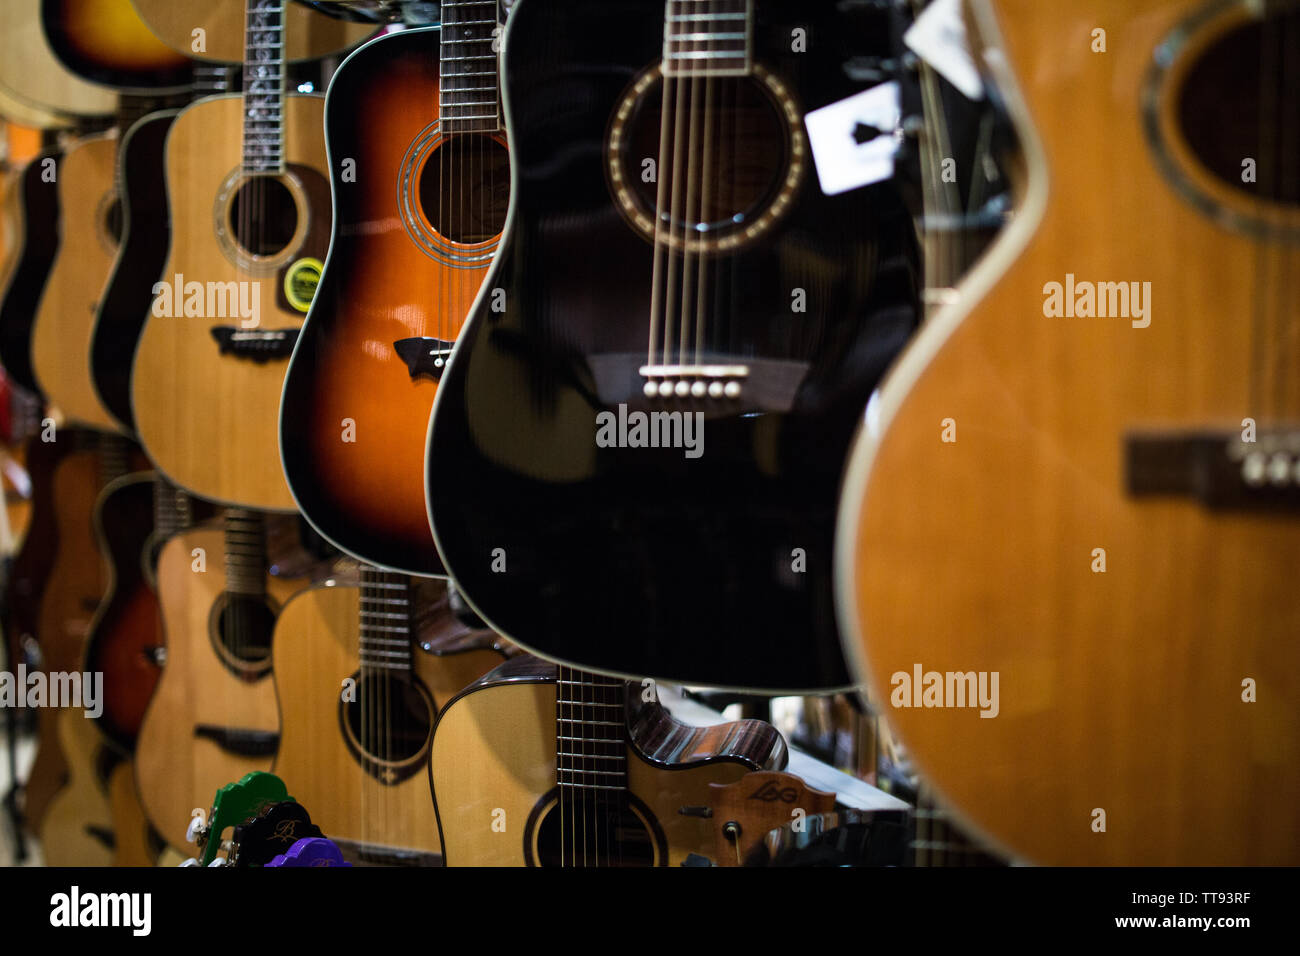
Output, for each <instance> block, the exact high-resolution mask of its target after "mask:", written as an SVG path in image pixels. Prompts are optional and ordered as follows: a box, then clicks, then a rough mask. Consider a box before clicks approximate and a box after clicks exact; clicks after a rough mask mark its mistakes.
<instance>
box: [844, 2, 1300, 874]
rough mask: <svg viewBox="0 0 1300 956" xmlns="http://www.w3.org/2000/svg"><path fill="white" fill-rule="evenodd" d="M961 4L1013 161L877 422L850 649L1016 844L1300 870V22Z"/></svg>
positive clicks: (901, 717)
mask: <svg viewBox="0 0 1300 956" xmlns="http://www.w3.org/2000/svg"><path fill="white" fill-rule="evenodd" d="M974 10H975V12H976V14H977V16H976V21H975V22H976V24H977V26H978V28H979V35H980V41H981V44H982V45H983V47H984V48H989V49H993V50H995V51H996V56H992V57H987V58H986V59H987V60H988V62H989V64H990V66H991V67H993V68H995V69H996V70H997V72H996V74H995V77H996V79H997V81H998V83H999V87H1000V89H1001V90H1002V93H1003V96H1004V97H1005V99H1006V102H1007V104H1008V106H1009V108H1010V110H1011V117H1012V119H1013V121H1014V122H1015V126H1016V130H1017V133H1018V135H1019V139H1020V141H1021V143H1022V145H1023V151H1024V159H1025V168H1026V169H1027V173H1028V178H1027V181H1026V182H1024V183H1023V188H1022V192H1021V200H1020V207H1019V209H1018V212H1017V215H1016V217H1015V220H1014V223H1013V225H1012V226H1011V227H1010V228H1009V229H1008V230H1007V231H1006V233H1005V234H1004V236H1003V237H1002V238H1000V239H999V240H998V242H997V244H996V246H995V247H994V248H993V249H992V250H991V251H990V253H989V255H988V256H986V258H985V259H984V260H983V261H982V263H981V264H980V265H979V266H978V267H977V268H976V270H975V271H974V272H973V273H972V274H971V275H970V276H969V277H968V279H967V281H966V282H965V283H964V284H963V285H962V286H961V287H960V289H959V292H960V295H959V296H958V298H957V301H956V303H955V304H954V305H952V306H951V307H948V308H945V309H944V310H942V311H941V312H940V313H939V314H937V315H936V316H935V317H934V318H933V320H932V321H931V322H930V323H929V324H928V325H927V327H926V328H925V330H924V331H923V332H922V334H921V335H920V337H918V339H917V340H916V342H915V343H914V345H913V346H912V347H911V348H909V350H908V351H907V353H906V354H905V356H904V357H903V359H902V360H901V361H900V363H899V364H898V366H897V367H896V368H895V369H894V370H893V372H892V373H891V375H890V377H889V379H888V381H887V382H886V384H885V386H884V387H883V389H882V391H881V393H880V400H879V402H877V403H876V405H875V407H874V408H873V412H872V415H871V416H870V417H869V418H868V419H867V421H866V424H865V425H864V427H863V430H862V433H861V435H860V436H859V439H858V443H857V446H856V449H855V451H854V454H853V458H852V460H851V462H850V465H849V469H848V474H847V477H846V480H845V490H844V497H843V507H842V512H841V519H840V520H841V530H840V539H839V540H840V549H839V553H838V555H837V576H838V589H839V593H838V598H839V610H840V613H841V618H842V621H843V625H844V631H845V637H846V640H845V646H846V651H847V652H848V653H849V655H850V656H851V658H852V659H853V660H854V661H855V663H856V665H857V666H856V671H857V674H858V675H859V676H860V677H861V678H862V679H863V680H864V681H865V683H866V686H867V689H868V693H869V696H870V697H871V698H872V699H873V700H874V701H876V702H877V704H878V706H879V708H880V711H881V713H882V714H883V715H884V716H885V717H887V718H888V719H889V721H890V722H891V724H892V725H893V726H894V727H895V729H896V730H897V734H898V736H899V738H900V739H901V740H902V741H903V742H904V743H905V744H906V746H907V748H908V750H909V752H910V753H911V755H912V756H913V757H914V759H915V761H916V766H917V771H918V774H919V775H920V776H922V777H923V778H925V779H926V780H928V781H929V782H930V783H931V784H932V785H933V788H934V791H935V793H936V795H937V796H939V797H940V798H942V800H943V803H944V804H945V805H947V806H949V807H950V808H951V809H952V810H953V811H954V815H955V817H956V819H957V820H958V821H959V822H960V823H962V824H963V825H964V826H967V827H968V828H969V829H970V830H972V831H973V835H974V836H976V837H978V838H981V841H982V842H986V843H988V844H990V845H991V846H992V847H993V848H994V849H996V850H998V851H1000V852H1002V853H1003V854H1004V855H1007V856H1010V857H1013V858H1016V859H1023V860H1026V861H1029V862H1032V863H1040V864H1069V865H1081V864H1102V865H1112V866H1113V865H1148V866H1150V865H1215V866H1221V865H1239V864H1244V863H1254V864H1270V865H1286V864H1290V865H1294V864H1296V863H1297V862H1300V819H1297V816H1296V813H1295V807H1296V804H1297V802H1300V761H1297V760H1296V757H1295V755H1296V753H1297V752H1300V722H1297V720H1296V715H1297V713H1300V672H1298V671H1297V669H1296V667H1295V659H1296V658H1295V646H1296V645H1295V636H1296V634H1298V633H1300V600H1297V592H1296V588H1295V581H1294V577H1295V575H1294V569H1295V568H1296V567H1297V566H1300V522H1298V521H1297V517H1300V481H1297V480H1296V478H1297V471H1296V463H1297V460H1300V430H1298V429H1300V374H1297V371H1300V368H1298V367H1297V361H1298V359H1300V355H1298V354H1297V352H1296V350H1295V348H1294V347H1293V345H1294V341H1295V336H1296V334H1297V324H1296V319H1297V313H1296V310H1295V308H1294V305H1293V302H1292V301H1291V300H1290V299H1289V297H1287V296H1286V295H1283V294H1281V293H1280V289H1282V288H1283V287H1284V285H1285V284H1284V283H1283V280H1282V279H1281V277H1283V276H1290V275H1294V274H1295V273H1296V270H1297V269H1300V246H1297V244H1296V238H1297V235H1300V186H1298V184H1297V180H1296V177H1295V175H1294V170H1295V162H1296V157H1295V154H1294V140H1277V139H1276V138H1275V135H1274V133H1273V132H1270V131H1271V130H1276V129H1282V128H1290V127H1292V126H1293V125H1294V124H1293V121H1292V117H1293V116H1294V110H1295V109H1296V107H1297V103H1298V102H1300V88H1297V85H1296V83H1295V81H1294V80H1295V77H1294V74H1293V73H1291V72H1290V71H1289V70H1284V69H1283V68H1282V66H1281V64H1282V63H1284V62H1294V61H1295V58H1296V57H1297V56H1300V46H1297V37H1300V11H1298V10H1297V9H1296V7H1295V5H1294V4H1276V5H1274V4H1264V5H1258V6H1256V5H1249V4H1235V3H1225V4H1212V5H1207V4H1204V3H1202V2H1200V0H1143V2H1134V0H1090V2H1081V3H1074V4H1069V5H1058V4H1043V3H1037V2H1032V0H996V2H994V0H981V2H979V3H977V4H975V5H974ZM1099 24H1105V30H1104V31H1102V32H1101V33H1097V31H1098V30H1099V26H1098V25H1099ZM1094 33H1097V35H1096V36H1094ZM1103 36H1104V40H1103V39H1102V37H1103ZM1090 37H1092V39H1091V41H1090V39H1089V38H1090ZM1090 42H1091V43H1092V44H1093V45H1097V44H1101V45H1102V46H1104V48H1105V49H1106V52H1105V53H1104V54H1103V53H1100V52H1092V50H1090V49H1089V43H1090ZM1067 60H1068V61H1069V62H1072V63H1074V64H1075V67H1072V68H1071V69H1069V70H1065V71H1062V70H1060V69H1058V66H1059V65H1060V64H1062V63H1064V62H1066V61H1067ZM1007 69H1010V70H1012V71H1014V76H1012V75H1007ZM1085 103H1086V108H1080V107H1081V104H1085ZM1083 143H1086V144H1089V145H1088V146H1087V147H1081V146H1080V144H1083ZM1288 143H1289V144H1290V146H1289V147H1288V145H1287V144H1288ZM1242 157H1254V158H1256V159H1257V160H1258V175H1257V176H1255V177H1243V166H1242V159H1241V158H1242ZM1121 169H1122V170H1123V172H1122V174H1120V175H1117V170H1121ZM1080 222H1087V223H1089V224H1090V226H1091V228H1090V229H1083V230H1081V229H1080V228H1079V223H1080ZM1153 223H1158V224H1159V230H1160V231H1159V233H1158V234H1155V235H1154V236H1153V233H1152V224H1153ZM1027 794H1032V799H1027V798H1026V795H1027Z"/></svg>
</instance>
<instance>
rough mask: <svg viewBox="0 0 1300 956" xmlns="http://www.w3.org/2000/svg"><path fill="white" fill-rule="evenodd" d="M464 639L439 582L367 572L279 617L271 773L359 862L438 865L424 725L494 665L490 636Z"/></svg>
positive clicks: (312, 594)
mask: <svg viewBox="0 0 1300 956" xmlns="http://www.w3.org/2000/svg"><path fill="white" fill-rule="evenodd" d="M430 592H433V593H430ZM457 632H461V633H457ZM463 636H468V635H466V634H464V628H463V627H459V626H458V625H457V624H456V621H455V618H454V616H453V615H452V612H451V609H450V607H449V604H448V600H447V586H446V583H445V582H441V581H438V582H432V581H430V582H419V581H416V580H413V579H411V578H409V577H406V576H404V575H399V574H394V573H391V572H383V571H379V570H376V569H372V568H369V567H363V568H362V569H361V571H360V586H359V587H358V586H355V585H353V586H348V585H344V584H338V585H335V586H329V587H325V586H321V587H314V588H310V589H308V590H306V591H303V592H302V593H300V594H298V595H297V596H296V597H294V598H293V599H292V600H291V601H289V603H288V604H286V605H285V608H284V610H283V611H282V612H281V614H280V618H279V620H278V622H277V623H276V630H275V640H274V642H273V644H272V649H273V660H274V672H275V682H276V689H277V691H278V694H279V702H280V718H281V724H282V730H281V737H280V750H279V753H278V754H277V755H276V758H275V766H274V770H275V773H276V774H277V775H278V776H279V777H281V778H282V779H283V780H284V781H285V783H286V784H287V785H288V786H289V788H290V789H291V790H292V791H293V793H294V794H295V795H296V796H297V797H298V798H300V799H301V800H303V801H304V802H305V803H307V804H309V805H310V806H311V808H312V812H313V813H314V814H315V819H316V821H317V822H318V823H319V824H320V825H321V826H322V827H323V828H324V829H325V831H326V832H327V833H328V834H329V835H330V837H331V839H333V840H334V841H335V843H337V844H338V845H339V846H340V847H342V848H343V849H344V850H345V851H347V852H348V853H349V855H351V856H352V857H353V858H355V859H358V860H359V861H362V862H366V863H374V864H380V865H390V866H391V865H413V864H424V865H429V864H430V863H437V862H440V860H441V846H440V844H439V842H438V821H437V818H436V816H435V815H434V811H433V802H432V801H431V800H430V799H429V785H428V779H427V777H426V770H427V766H428V760H429V745H430V741H431V740H432V738H433V725H434V722H435V721H436V719H437V717H438V709H439V707H440V706H442V705H445V704H446V703H447V701H449V700H451V699H452V697H454V696H455V694H456V693H457V692H459V691H460V690H462V689H464V688H465V687H466V686H468V685H469V684H471V683H473V682H474V681H475V680H477V679H478V678H479V677H481V676H483V674H485V673H487V672H488V671H489V670H491V669H492V668H493V667H495V666H496V665H497V664H499V663H501V661H502V659H503V654H502V652H501V649H500V648H499V646H498V645H497V644H495V643H494V642H493V641H492V640H491V637H492V636H491V635H490V632H488V633H486V634H485V633H484V632H480V636H483V637H487V638H488V639H486V640H478V641H464V640H459V641H458V640H457V638H458V637H463ZM453 644H454V645H455V646H454V647H452V646H451V645H453Z"/></svg>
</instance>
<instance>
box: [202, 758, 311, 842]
mask: <svg viewBox="0 0 1300 956" xmlns="http://www.w3.org/2000/svg"><path fill="white" fill-rule="evenodd" d="M285 800H293V797H291V796H289V789H288V788H287V787H286V786H285V785H284V781H283V780H281V779H280V778H279V777H277V776H276V775H275V774H273V773H266V772H265V771H263V770H255V771H253V772H252V773H246V774H244V776H243V777H241V778H240V779H239V780H238V782H236V783H228V784H226V785H225V786H224V787H222V788H221V789H219V790H218V791H217V795H216V796H215V797H214V798H213V800H212V813H211V814H210V815H209V816H208V827H207V835H206V836H205V837H204V839H203V851H202V853H200V854H199V863H200V865H202V866H207V865H208V864H209V863H211V862H212V861H213V860H215V859H216V858H217V850H219V849H221V834H222V833H224V832H225V831H226V828H227V827H234V826H238V825H239V824H241V823H243V822H244V821H245V820H248V819H250V818H252V817H255V816H257V815H258V814H259V813H261V812H262V811H263V810H264V809H266V808H267V807H268V806H270V805H271V804H274V803H282V802H283V801H285Z"/></svg>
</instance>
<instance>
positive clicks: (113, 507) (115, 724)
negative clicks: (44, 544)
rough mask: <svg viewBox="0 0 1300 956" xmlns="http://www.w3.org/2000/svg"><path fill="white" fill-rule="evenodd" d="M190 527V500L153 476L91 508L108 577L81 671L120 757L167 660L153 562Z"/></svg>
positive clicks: (129, 480) (121, 482)
mask: <svg viewBox="0 0 1300 956" xmlns="http://www.w3.org/2000/svg"><path fill="white" fill-rule="evenodd" d="M193 520H194V504H193V503H192V502H191V500H190V498H189V496H188V495H186V494H184V493H183V492H178V491H176V490H175V489H174V488H172V487H170V486H169V485H168V484H167V483H166V482H164V481H163V480H162V479H161V478H159V477H157V475H156V474H154V473H152V472H146V473H141V474H134V475H126V476H123V477H122V478H119V479H118V480H117V481H115V482H114V483H113V484H112V485H110V486H109V487H108V488H106V489H104V494H103V495H102V496H101V498H100V501H99V505H98V507H97V508H96V512H95V531H96V534H97V535H98V537H99V540H100V550H101V551H102V552H103V554H104V556H105V557H106V558H107V559H108V563H109V572H110V573H109V586H108V590H107V593H106V594H105V596H104V600H103V601H102V602H101V604H100V607H99V610H98V612H97V613H96V614H95V619H94V620H93V621H92V622H91V625H90V633H89V635H88V637H87V639H86V650H85V666H84V670H86V671H88V672H90V673H100V674H103V675H104V677H103V680H104V699H103V713H101V714H100V716H99V718H98V720H96V721H95V724H96V726H97V727H98V728H99V730H100V732H101V733H103V734H104V736H105V737H106V738H107V739H108V740H109V741H110V742H111V743H112V744H113V745H114V746H115V747H117V748H118V749H119V750H121V751H122V752H123V753H131V752H132V751H134V749H135V741H136V737H137V736H138V735H139V733H140V724H141V722H142V721H143V720H144V713H145V710H146V708H147V707H148V705H149V700H150V698H151V697H152V696H153V692H154V688H155V687H156V686H157V684H158V678H159V675H160V673H161V668H162V662H163V659H164V658H165V656H166V640H165V636H164V634H163V627H162V617H161V614H162V612H161V609H160V608H159V606H158V595H157V591H156V589H155V583H156V578H155V562H156V559H157V555H158V552H159V551H160V550H161V548H162V546H163V544H165V543H166V542H167V541H168V540H169V539H170V538H171V537H172V536H173V535H176V534H179V533H180V532H182V531H185V530H187V529H188V528H189V527H190V525H191V524H193Z"/></svg>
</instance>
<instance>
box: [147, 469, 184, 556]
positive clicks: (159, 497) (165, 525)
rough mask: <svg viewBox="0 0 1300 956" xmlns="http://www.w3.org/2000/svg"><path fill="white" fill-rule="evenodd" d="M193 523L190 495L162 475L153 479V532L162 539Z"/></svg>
mask: <svg viewBox="0 0 1300 956" xmlns="http://www.w3.org/2000/svg"><path fill="white" fill-rule="evenodd" d="M193 523H194V510H193V507H192V506H191V500H190V496H189V495H188V494H186V493H185V492H183V491H181V490H180V489H179V488H177V487H176V486H175V485H173V484H171V483H170V482H168V481H167V479H165V478H162V477H155V478H154V480H153V527H154V533H155V534H157V535H158V536H159V537H160V538H163V539H164V540H165V539H167V538H170V537H172V536H173V535H175V534H178V533H179V532H181V531H184V530H185V529H186V528H188V527H190V525H192V524H193Z"/></svg>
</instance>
